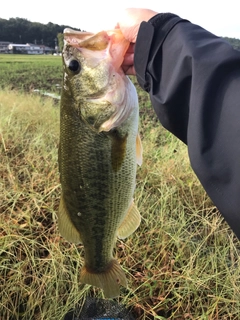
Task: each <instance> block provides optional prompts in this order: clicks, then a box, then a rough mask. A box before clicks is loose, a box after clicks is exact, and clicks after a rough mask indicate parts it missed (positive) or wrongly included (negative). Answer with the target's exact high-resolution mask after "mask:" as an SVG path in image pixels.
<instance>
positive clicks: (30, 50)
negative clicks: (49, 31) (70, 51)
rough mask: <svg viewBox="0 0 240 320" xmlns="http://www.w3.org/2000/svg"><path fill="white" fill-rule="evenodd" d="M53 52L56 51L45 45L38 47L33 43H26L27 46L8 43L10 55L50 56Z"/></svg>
mask: <svg viewBox="0 0 240 320" xmlns="http://www.w3.org/2000/svg"><path fill="white" fill-rule="evenodd" d="M53 52H54V49H52V48H49V47H47V46H44V45H37V44H33V43H26V44H17V43H8V53H22V54H49V53H53Z"/></svg>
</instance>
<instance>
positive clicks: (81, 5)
mask: <svg viewBox="0 0 240 320" xmlns="http://www.w3.org/2000/svg"><path fill="white" fill-rule="evenodd" d="M239 4H240V2H239V0H228V1H222V0H200V1H194V0H181V1H180V0H165V1H163V0H160V1H159V0H145V1H142V0H120V1H110V0H95V1H93V0H84V1H81V0H77V1H76V0H69V1H66V0H65V1H61V0H57V1H56V0H40V1H32V0H12V1H10V0H6V1H4V2H3V3H2V4H1V9H0V18H3V19H9V18H16V17H19V18H25V19H28V20H30V21H33V22H41V23H48V22H52V23H56V24H59V25H70V26H71V27H73V28H80V29H81V30H86V31H92V32H98V31H101V30H103V29H112V28H113V27H114V26H115V25H116V22H117V17H118V15H119V12H121V11H122V10H123V9H124V8H128V7H140V8H148V9H152V10H154V11H157V12H172V13H175V14H177V15H179V16H181V17H182V18H185V19H188V20H190V21H191V22H192V23H195V24H198V25H200V26H202V27H203V28H205V29H207V30H209V31H210V32H212V33H214V34H216V35H218V36H223V37H224V36H226V37H233V38H238V39H240V11H239ZM0 40H1V39H0Z"/></svg>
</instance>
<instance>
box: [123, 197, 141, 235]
mask: <svg viewBox="0 0 240 320" xmlns="http://www.w3.org/2000/svg"><path fill="white" fill-rule="evenodd" d="M140 222H141V215H140V213H139V211H138V209H137V207H136V205H135V204H134V202H132V203H131V205H130V207H129V209H128V212H127V214H126V216H125V218H124V220H123V222H122V223H121V224H120V226H119V228H118V230H117V236H118V238H120V239H125V238H127V237H128V236H130V235H131V234H132V233H133V232H134V231H135V230H136V229H137V228H138V227H139V225H140Z"/></svg>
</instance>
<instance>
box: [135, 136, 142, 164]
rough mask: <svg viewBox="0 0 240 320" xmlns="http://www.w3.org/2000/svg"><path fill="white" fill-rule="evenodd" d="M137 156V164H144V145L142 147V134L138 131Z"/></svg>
mask: <svg viewBox="0 0 240 320" xmlns="http://www.w3.org/2000/svg"><path fill="white" fill-rule="evenodd" d="M136 158H137V164H138V165H139V166H141V165H142V161H143V160H142V158H143V147H142V141H141V138H140V134H139V133H138V135H137V138H136Z"/></svg>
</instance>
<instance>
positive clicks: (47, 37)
mask: <svg viewBox="0 0 240 320" xmlns="http://www.w3.org/2000/svg"><path fill="white" fill-rule="evenodd" d="M0 14H1V13H0ZM65 28H71V27H70V26H65V25H58V24H54V23H52V22H49V23H48V24H42V23H39V22H31V21H29V20H27V19H23V18H10V19H9V20H6V19H1V18H0V41H9V42H13V43H23V44H25V43H35V44H43V45H45V46H48V47H50V48H55V46H56V45H58V46H59V49H60V50H61V49H62V44H63V41H62V39H63V38H62V32H63V30H64V29H65ZM74 29H75V30H78V31H81V29H76V28H74ZM82 31H83V30H82ZM224 39H225V40H226V41H228V42H229V43H230V44H231V45H232V46H233V48H234V49H236V50H240V40H239V39H236V38H228V37H224Z"/></svg>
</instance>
